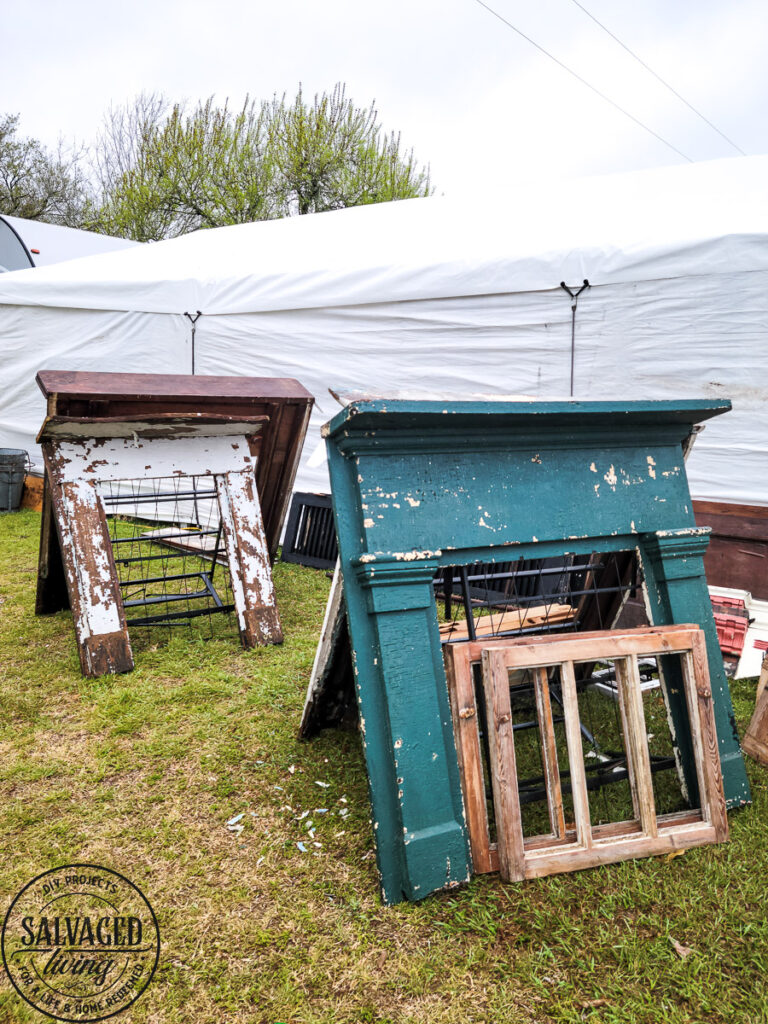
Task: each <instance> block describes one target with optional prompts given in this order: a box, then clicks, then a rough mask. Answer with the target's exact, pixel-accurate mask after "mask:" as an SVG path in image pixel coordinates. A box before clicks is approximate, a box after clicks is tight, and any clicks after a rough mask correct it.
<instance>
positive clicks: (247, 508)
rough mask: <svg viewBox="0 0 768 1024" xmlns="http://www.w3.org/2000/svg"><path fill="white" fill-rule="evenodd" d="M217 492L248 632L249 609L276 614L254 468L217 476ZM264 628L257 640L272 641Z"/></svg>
mask: <svg viewBox="0 0 768 1024" xmlns="http://www.w3.org/2000/svg"><path fill="white" fill-rule="evenodd" d="M216 492H217V496H218V499H219V510H220V512H221V521H222V525H223V527H224V539H225V543H226V548H227V557H228V560H229V566H230V576H231V578H232V599H233V601H234V604H235V611H236V612H237V617H238V621H239V623H240V628H241V630H242V631H243V632H247V630H248V628H249V627H248V618H250V616H248V613H249V612H250V613H251V614H254V613H255V616H256V618H257V619H260V620H261V619H262V618H263V616H262V612H263V611H265V610H269V611H272V612H273V613H274V614H275V615H276V610H277V609H276V605H275V588H274V584H273V583H272V572H271V569H270V564H269V550H268V547H267V539H266V537H265V535H264V527H263V525H262V519H261V507H260V505H259V499H258V495H257V492H256V483H255V480H254V476H253V470H252V469H250V468H248V469H241V470H240V471H239V472H229V473H225V474H224V475H223V476H217V478H216ZM237 570H239V572H238V571H237ZM262 630H263V635H262V636H260V637H258V638H254V639H259V640H261V641H268V640H270V639H271V637H270V628H269V626H268V625H266V623H262ZM280 639H282V636H281V637H280Z"/></svg>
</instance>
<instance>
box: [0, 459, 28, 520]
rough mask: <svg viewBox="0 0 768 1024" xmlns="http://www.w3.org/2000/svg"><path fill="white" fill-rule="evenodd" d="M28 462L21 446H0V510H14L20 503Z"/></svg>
mask: <svg viewBox="0 0 768 1024" xmlns="http://www.w3.org/2000/svg"><path fill="white" fill-rule="evenodd" d="M28 462H29V456H28V455H27V453H26V452H25V451H24V449H23V448H0V512H15V511H16V509H17V508H18V507H19V505H20V504H21V492H22V491H23V490H24V477H25V476H26V472H27V463H28Z"/></svg>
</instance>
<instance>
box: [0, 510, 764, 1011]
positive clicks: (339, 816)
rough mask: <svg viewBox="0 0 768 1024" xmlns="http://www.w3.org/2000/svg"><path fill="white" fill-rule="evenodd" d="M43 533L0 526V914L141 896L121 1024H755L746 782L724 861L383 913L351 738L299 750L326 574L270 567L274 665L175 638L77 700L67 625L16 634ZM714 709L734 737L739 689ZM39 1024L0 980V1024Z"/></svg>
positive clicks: (757, 854)
mask: <svg viewBox="0 0 768 1024" xmlns="http://www.w3.org/2000/svg"><path fill="white" fill-rule="evenodd" d="M38 529H39V517H38V516H37V515H36V514H35V513H32V512H21V513H16V514H12V515H4V516H0V785H1V786H2V805H1V808H0V813H1V814H2V826H1V827H2V847H1V849H2V853H3V856H2V859H0V892H2V909H3V914H4V913H5V909H6V908H7V907H8V905H9V904H10V902H11V899H12V898H13V896H14V895H15V894H16V893H17V892H18V890H19V889H20V888H21V887H22V886H23V885H24V884H25V883H26V882H28V881H29V880H30V879H31V878H32V877H33V876H35V875H37V874H39V873H40V872H42V871H45V870H46V869H48V868H51V867H54V866H57V865H61V864H65V863H68V862H78V861H79V862H91V863H96V864H103V865H105V866H106V867H111V868H113V869H115V870H116V871H120V872H122V873H123V874H125V875H127V876H128V877H129V878H130V879H131V880H132V881H133V882H135V883H136V884H137V885H138V886H139V887H140V888H141V889H142V890H143V891H144V892H145V893H146V894H147V896H148V898H149V900H150V901H151V903H152V905H153V907H154V909H155V912H156V914H157V917H158V920H159V923H160V931H161V938H162V950H161V958H160V965H159V967H158V970H157V973H156V975H155V978H154V980H153V982H152V984H151V985H150V986H149V988H148V989H147V991H146V992H145V993H144V995H143V996H142V997H141V998H140V999H139V1001H138V1002H137V1003H136V1004H135V1006H133V1007H131V1008H130V1009H129V1010H128V1011H126V1012H125V1013H124V1014H121V1015H120V1016H119V1017H116V1018H115V1020H125V1021H135V1022H162V1024H177V1022H179V1024H181V1022H184V1024H187V1022H192V1024H209V1022H210V1024H225V1022H226V1024H229V1022H232V1024H236V1022H237V1024H240V1022H243V1024H245V1022H249V1024H251V1022H253V1024H262V1022H263V1024H274V1022H277V1021H282V1022H286V1024H288V1022H291V1024H293V1022H313V1024H321V1022H322V1024H353V1022H354V1024H359V1022H364V1021H372V1022H373V1021H376V1022H380V1024H383V1022H387V1021H391V1022H398V1024H406V1022H408V1024H411V1022H412V1024H416V1022H418V1024H449V1022H450V1024H468V1022H474V1021H477V1022H485V1024H491V1022H494V1024H495V1022H499V1024H501V1022H504V1024H507V1022H509V1024H513V1022H548V1021H558V1022H560V1021H562V1022H581V1021H588V1022H592V1024H597V1022H600V1024H619V1022H621V1024H645V1022H647V1024H659V1022H665V1024H678V1022H683V1021H685V1022H697V1024H698V1022H710V1021H711V1022H715V1021H718V1022H719V1021H722V1022H728V1024H733V1022H748V1024H751V1022H754V1024H758V1022H763V1021H766V1020H768V914H767V913H766V899H765V894H766V879H768V842H767V841H766V840H767V839H768V796H767V792H768V788H767V786H766V782H767V781H768V774H766V771H765V769H761V768H758V767H757V766H755V765H754V764H753V763H752V762H751V761H748V771H749V773H750V778H751V782H752V786H753V797H754V804H753V806H751V807H749V808H747V809H745V810H743V811H741V812H739V813H735V814H732V815H731V829H732V840H731V842H730V844H728V845H726V846H721V847H711V848H705V849H701V850H694V851H690V852H688V853H686V854H685V855H684V856H679V857H675V858H674V859H672V860H669V861H668V860H666V859H664V858H655V859H650V860H644V861H636V862H629V863H625V864H621V865H615V866H609V867H605V868H601V869H597V870H594V871H587V872H582V873H579V874H575V875H563V876H559V877H554V878H550V879H544V880H541V881H536V882H527V883H524V884H515V885H503V884H501V883H500V882H499V880H498V878H497V877H495V876H486V877H483V878H478V879H476V880H475V881H473V882H472V884H471V885H470V886H469V887H468V888H466V889H464V890H462V891H458V892H453V893H450V894H443V895H438V896H433V897H430V898H428V899H426V900H425V901H423V902H422V903H419V904H414V905H400V906H397V907H392V908H387V907H384V906H383V905H382V904H381V900H380V897H379V891H378V883H377V877H376V869H375V860H374V856H373V852H372V851H373V843H372V836H371V830H370V826H369V821H368V815H369V804H368V797H367V791H366V776H365V770H364V766H363V761H362V754H361V749H360V744H359V742H358V739H357V737H356V736H355V735H352V734H349V733H342V732H328V733H326V734H324V735H322V736H321V737H319V738H318V739H316V740H314V741H312V742H310V743H304V742H301V741H299V740H297V738H296V729H297V726H298V722H299V717H300V713H301V707H302V704H303V700H304V694H305V690H306V686H307V681H308V678H309V672H310V668H311V665H312V659H313V656H314V649H315V643H316V639H317V634H318V631H319V629H320V624H321V621H322V615H323V609H324V605H325V599H326V596H327V591H328V587H329V583H328V580H327V579H326V577H325V574H324V573H321V572H313V571H312V570H308V569H301V568H299V567H296V566H289V565H286V564H284V563H278V564H277V566H276V567H275V582H276V586H277V593H278V601H279V606H280V611H281V617H282V622H283V626H284V631H285V635H286V641H285V643H284V644H283V645H282V646H281V647H279V648H274V647H273V648H267V649H262V650H257V651H243V650H241V649H240V647H239V644H238V642H237V641H236V640H234V639H231V638H225V639H215V640H207V641H206V640H202V639H196V638H194V637H193V636H190V634H189V633H188V632H185V631H183V630H180V631H179V632H178V633H176V634H174V635H173V637H172V638H171V639H170V641H169V642H168V643H164V644H154V643H153V644H149V645H147V644H144V645H139V647H138V649H137V659H136V669H135V671H134V672H133V673H131V674H130V675H125V676H118V677H109V678H103V679H98V680H85V679H83V678H82V677H81V675H80V671H79V664H78V659H77V654H76V650H75V644H74V638H73V630H72V623H71V617H70V615H69V613H61V614H58V615H55V616H52V617H48V618H36V617H35V616H34V613H33V608H34V593H35V579H36V560H37V539H38ZM733 694H734V699H735V704H736V715H737V721H738V724H739V728H740V730H742V731H743V729H744V727H745V726H746V723H747V721H748V718H749V715H750V713H751V709H752V705H753V702H754V683H743V682H742V683H736V684H734V685H733ZM317 783H323V785H322V786H321V785H318V784H317ZM323 809H324V810H323ZM307 811H308V812H309V813H308V814H305V813H304V812H307ZM241 812H242V813H243V814H244V818H243V819H242V823H243V824H244V825H245V828H244V830H243V831H242V833H240V834H235V833H232V832H230V831H229V830H228V829H227V828H226V822H227V821H228V820H229V819H230V818H232V817H233V815H236V814H239V813H241ZM310 822H311V825H310ZM310 830H313V831H312V832H311V834H310ZM297 842H302V843H303V844H304V845H305V847H306V852H302V851H301V850H300V849H299V848H298V847H297V845H296V844H297ZM316 844H317V845H316ZM671 939H676V940H677V941H678V942H679V943H682V944H683V945H684V946H687V947H690V948H691V949H692V950H693V952H692V953H691V954H690V955H689V956H687V957H686V958H685V959H681V958H680V957H679V956H678V954H677V953H676V952H675V949H674V948H673V945H672V942H671V941H670V940H671ZM45 1019H46V1018H43V1017H42V1015H40V1014H38V1013H36V1012H35V1011H33V1010H31V1009H30V1008H28V1007H27V1006H26V1004H25V1003H23V1002H22V1000H21V999H20V998H19V997H18V996H17V994H16V993H15V991H14V990H13V989H12V988H11V986H10V983H9V982H8V981H7V979H6V978H3V982H2V985H1V986H0V1021H1V1022H6V1021H13V1022H27V1021H30V1022H31V1021H36V1022H39V1021H42V1020H45Z"/></svg>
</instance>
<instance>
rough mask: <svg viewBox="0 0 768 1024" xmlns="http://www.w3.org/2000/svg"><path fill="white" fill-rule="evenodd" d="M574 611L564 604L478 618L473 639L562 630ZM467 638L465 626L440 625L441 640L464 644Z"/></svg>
mask: <svg viewBox="0 0 768 1024" xmlns="http://www.w3.org/2000/svg"><path fill="white" fill-rule="evenodd" d="M574 614H575V613H574V610H573V608H571V606H570V605H567V604H553V605H544V604H542V605H536V606H535V607H533V608H507V609H505V610H504V611H501V612H499V613H498V614H496V615H482V616H480V618H477V619H475V620H474V623H473V625H474V627H475V636H477V637H486V636H494V635H496V634H497V633H503V632H509V631H512V630H515V629H534V628H537V627H539V626H564V625H565V624H566V623H568V622H570V621H571V620H572V619H573V617H574ZM468 637H469V623H468V622H467V620H466V619H456V620H455V621H452V622H442V623H441V624H440V638H441V640H446V639H450V640H451V641H456V640H466V639H467V638H468Z"/></svg>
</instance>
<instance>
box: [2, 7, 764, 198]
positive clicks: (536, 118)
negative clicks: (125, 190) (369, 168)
mask: <svg viewBox="0 0 768 1024" xmlns="http://www.w3.org/2000/svg"><path fill="white" fill-rule="evenodd" d="M486 2H487V3H488V5H489V6H490V7H492V8H493V9H494V10H496V11H497V12H498V13H499V14H500V15H502V16H503V17H505V18H506V19H507V20H508V21H510V22H512V24H513V25H515V26H516V27H517V28H518V29H520V30H521V31H522V32H524V33H526V34H527V35H529V36H531V37H532V38H533V39H534V40H535V41H536V42H537V43H539V45H540V46H542V47H544V48H545V49H547V50H549V51H550V52H551V53H553V54H554V55H555V56H556V57H557V58H558V59H559V60H561V61H562V62H563V63H565V64H567V65H569V66H570V67H572V68H573V70H574V71H576V72H577V73H578V74H580V75H581V76H582V77H584V78H586V79H587V80H588V81H590V82H591V83H592V84H593V85H594V86H595V87H597V88H598V89H600V90H601V91H602V92H604V93H607V94H608V95H610V96H611V98H612V99H613V100H614V101H615V102H616V103H618V104H620V105H621V106H623V107H625V108H626V109H627V110H629V111H630V112H631V113H632V114H633V115H634V116H635V117H637V118H638V119H639V120H641V121H643V122H645V123H646V124H648V125H649V127H651V128H652V129H653V130H654V131H655V132H657V133H658V134H659V135H662V136H664V137H665V138H666V139H668V140H669V142H671V143H672V144H673V145H674V146H675V147H676V148H677V149H679V150H680V151H682V152H683V153H685V154H686V155H687V156H688V157H690V158H691V159H693V160H697V161H698V160H708V159H713V158H717V157H725V156H733V155H736V153H735V150H734V149H732V147H730V146H729V145H728V144H727V143H726V142H725V141H724V140H723V139H721V138H720V137H719V136H718V135H717V134H716V133H715V132H714V131H712V129H711V128H709V127H707V126H706V125H705V124H704V123H703V122H702V121H700V120H699V119H698V118H697V117H696V116H695V115H694V114H693V113H691V111H690V110H688V109H687V108H686V107H685V106H684V105H683V104H682V103H681V102H680V101H679V100H677V99H676V98H675V97H674V96H673V95H672V94H671V93H669V92H668V91H667V90H666V89H664V88H663V87H662V86H661V85H659V83H658V82H657V81H656V80H655V79H654V78H653V77H652V76H651V75H649V74H648V73H647V72H646V71H644V70H643V69H642V68H641V67H640V66H639V65H638V64H637V63H636V62H635V61H634V60H633V59H632V58H631V57H630V56H629V54H627V53H626V52H625V51H624V50H622V49H621V47H620V46H618V45H617V44H616V43H615V42H614V41H613V40H612V39H611V38H610V37H609V36H608V35H606V34H605V33H604V32H603V31H602V30H601V29H600V28H599V27H598V26H597V25H596V24H594V22H593V21H591V20H590V19H589V18H588V17H587V16H586V15H585V14H584V12H583V11H581V10H580V9H579V8H578V7H577V6H576V4H575V3H574V2H573V0H486ZM580 2H581V3H582V5H583V6H584V7H586V8H587V10H589V11H590V12H591V13H592V14H593V15H594V16H595V17H596V18H598V19H599V20H600V21H601V22H603V24H604V25H606V26H607V27H608V28H609V29H610V30H611V31H612V32H613V33H614V34H615V35H617V36H618V37H619V38H620V39H621V40H622V41H623V42H624V43H625V44H626V45H627V46H628V47H630V48H631V49H632V50H634V51H635V53H637V54H638V55H639V56H640V57H642V59H643V60H644V61H645V62H646V63H647V64H649V65H650V66H651V67H652V68H654V70H656V72H657V73H658V74H659V75H661V76H662V77H663V78H665V79H666V80H667V81H668V82H669V83H670V84H671V85H673V86H674V87H675V89H676V90H677V91H678V92H679V93H681V94H682V95H683V96H685V97H686V99H687V100H688V101H689V102H690V103H691V104H693V106H695V107H696V108H698V109H699V110H701V111H702V112H703V113H704V114H705V115H706V116H707V117H708V118H709V120H711V121H712V122H714V123H715V124H716V125H717V126H718V127H719V128H720V129H721V131H723V132H724V133H725V134H726V135H728V136H729V137H730V138H731V139H733V140H734V141H735V142H736V143H737V144H738V145H739V146H740V147H741V148H742V149H743V150H745V151H746V152H747V153H749V154H757V153H765V152H768V123H767V118H766V112H767V110H768V104H767V103H766V100H768V59H766V55H767V54H768V7H767V6H766V0H645V2H643V3H639V2H637V0H580ZM0 26H2V31H1V32H0V46H1V47H2V53H1V56H0V87H1V89H0V96H1V97H2V99H1V100H0V110H2V111H8V112H18V113H19V114H21V129H22V132H23V133H24V134H28V135H34V136H36V137H38V138H40V139H42V140H43V141H44V142H46V143H47V144H49V145H52V144H55V142H56V139H57V137H58V136H59V134H61V135H63V136H64V137H65V138H72V137H73V136H74V137H76V138H77V139H79V140H80V141H83V142H85V141H89V140H90V139H92V137H93V136H94V134H95V132H96V130H97V128H98V125H99V122H100V121H101V118H102V116H103V113H104V111H105V109H106V108H107V107H108V106H109V104H110V103H113V104H120V103H123V102H125V101H127V100H129V99H131V98H132V97H133V96H135V95H136V94H137V93H138V92H140V91H142V90H145V91H149V92H151V91H160V92H163V93H164V94H165V95H166V96H167V97H168V98H170V99H173V100H176V99H183V98H189V99H192V100H196V99H199V98H204V97H207V96H209V95H211V94H215V95H216V97H217V99H219V100H222V101H223V100H224V99H225V98H226V97H229V98H230V100H231V101H233V102H234V103H236V104H237V103H239V102H240V101H242V99H243V98H244V96H245V94H246V93H250V95H251V96H252V97H256V98H258V99H262V98H263V99H269V98H270V97H271V96H272V94H273V93H275V92H278V93H282V92H287V93H288V94H289V95H293V94H294V93H295V91H296V88H297V85H298V83H299V82H302V83H303V85H304V88H305V91H306V92H308V93H313V92H315V91H322V90H323V89H330V88H332V86H333V85H334V83H335V82H338V81H342V82H345V83H346V85H347V94H348V95H349V96H350V97H351V98H353V99H354V100H355V101H356V102H357V103H359V104H360V105H367V104H368V103H370V102H371V100H375V101H376V104H377V108H378V110H379V116H380V121H381V123H382V125H383V126H384V127H385V128H386V129H394V130H399V131H400V132H401V134H402V140H403V142H404V143H406V144H407V146H409V147H411V146H412V147H413V149H414V151H415V153H416V155H417V157H418V158H419V159H420V160H422V161H423V162H429V163H430V164H431V168H432V177H433V182H434V184H435V186H436V188H437V191H438V192H439V193H440V192H444V193H446V194H452V195H453V194H459V193H470V194H472V195H475V196H477V197H478V198H479V199H481V201H482V202H483V204H484V205H488V204H493V203H498V202H504V199H505V196H506V195H507V190H508V187H509V185H510V183H512V182H515V181H525V180H527V179H537V178H541V177H542V176H546V177H555V178H559V177H571V176H575V175H579V174H591V173H609V172H613V171H621V170H632V169H639V168H643V167H651V166H658V165H662V164H673V163H680V162H682V158H681V157H680V156H679V155H677V154H675V153H674V152H672V150H670V149H668V148H667V147H666V146H664V145H663V144H662V143H661V142H658V141H656V140H655V139H654V138H652V137H651V136H650V135H648V134H647V133H646V132H644V131H643V130H642V129H641V128H639V127H638V126H637V125H635V124H633V123H632V122H631V121H629V120H628V119H627V118H626V117H624V116H623V115H621V114H620V113H618V112H617V111H615V110H614V109H612V108H611V107H610V106H609V105H608V104H606V103H605V102H604V101H603V100H601V99H599V98H598V97H597V96H595V95H594V94H593V93H591V92H590V91H589V90H588V89H586V88H585V87H584V86H582V85H581V84H579V83H578V82H577V81H576V80H574V79H573V78H572V77H571V76H569V75H568V74H567V73H566V72H565V71H563V70H562V69H560V68H559V67H557V66H556V65H555V64H554V63H553V62H552V61H551V60H549V59H548V58H547V57H545V56H544V55H543V54H541V53H540V52H538V51H537V50H535V49H534V48H533V47H532V46H531V45H530V44H529V43H527V42H525V41H524V40H523V39H521V38H520V37H519V36H518V35H517V34H516V33H514V32H513V31H512V30H510V29H509V28H507V27H506V26H505V25H503V24H502V23H501V22H500V21H499V20H497V19H496V18H494V17H493V16H492V15H491V14H489V13H488V11H487V10H484V9H483V8H482V7H481V6H480V5H479V4H478V3H477V2H476V0H388V3H386V4H384V3H381V4H373V3H366V2H365V0H324V2H323V3H319V2H317V0H282V2H281V3H279V4H278V3H273V2H272V3H265V2H263V0H251V2H250V3H248V2H244V0H216V2H202V0H131V2H130V3H120V4H117V3H114V2H110V0H66V2H65V0H20V2H14V3H11V2H10V0H6V3H4V4H3V11H2V15H1V16H0Z"/></svg>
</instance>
